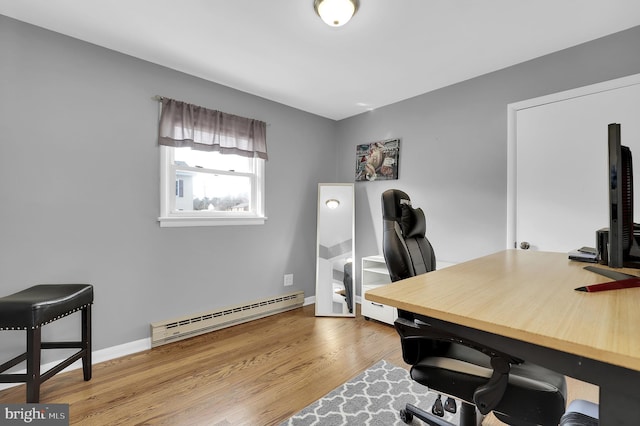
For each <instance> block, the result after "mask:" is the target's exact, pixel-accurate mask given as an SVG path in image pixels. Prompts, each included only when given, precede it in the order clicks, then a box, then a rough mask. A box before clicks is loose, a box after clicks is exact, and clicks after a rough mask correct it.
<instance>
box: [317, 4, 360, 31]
mask: <svg viewBox="0 0 640 426" xmlns="http://www.w3.org/2000/svg"><path fill="white" fill-rule="evenodd" d="M358 6H359V2H358V0H314V1H313V8H314V9H315V11H316V13H317V14H318V16H320V18H322V20H323V21H324V22H325V23H326V24H327V25H330V26H332V27H340V26H342V25H344V24H346V23H347V22H349V20H350V19H351V17H352V16H353V15H354V14H355V13H356V10H358Z"/></svg>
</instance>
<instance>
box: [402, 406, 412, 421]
mask: <svg viewBox="0 0 640 426" xmlns="http://www.w3.org/2000/svg"><path fill="white" fill-rule="evenodd" d="M400 420H402V421H403V422H404V423H405V424H409V423H411V420H413V414H412V413H410V412H409V411H407V410H405V409H404V408H403V409H401V410H400Z"/></svg>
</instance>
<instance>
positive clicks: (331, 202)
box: [325, 198, 340, 209]
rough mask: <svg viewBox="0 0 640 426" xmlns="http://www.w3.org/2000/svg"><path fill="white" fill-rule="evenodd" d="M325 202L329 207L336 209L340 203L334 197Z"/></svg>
mask: <svg viewBox="0 0 640 426" xmlns="http://www.w3.org/2000/svg"><path fill="white" fill-rule="evenodd" d="M325 204H326V205H327V207H329V208H330V209H337V208H338V206H339V205H340V201H338V200H336V199H335V198H332V199H330V200H327V201H326V203H325Z"/></svg>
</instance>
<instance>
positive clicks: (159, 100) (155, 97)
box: [151, 95, 271, 127]
mask: <svg viewBox="0 0 640 426" xmlns="http://www.w3.org/2000/svg"><path fill="white" fill-rule="evenodd" d="M164 98H165V96H160V95H155V96H154V97H152V98H151V99H153V100H154V101H158V102H162V100H163V99H164ZM167 99H171V98H167ZM180 102H184V101H180ZM185 103H188V102H185ZM202 108H206V107H202ZM209 109H211V108H209ZM254 120H257V119H254ZM259 121H263V120H259ZM265 124H266V125H267V127H269V126H271V123H268V122H265Z"/></svg>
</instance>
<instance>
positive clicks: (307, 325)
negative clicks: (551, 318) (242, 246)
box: [0, 305, 597, 426]
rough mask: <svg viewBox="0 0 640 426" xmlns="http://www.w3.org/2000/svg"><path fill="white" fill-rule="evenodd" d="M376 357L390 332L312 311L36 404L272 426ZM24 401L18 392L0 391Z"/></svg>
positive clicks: (74, 376)
mask: <svg viewBox="0 0 640 426" xmlns="http://www.w3.org/2000/svg"><path fill="white" fill-rule="evenodd" d="M382 359H384V360H387V361H389V362H391V363H393V364H395V365H398V366H401V367H405V368H406V367H407V366H406V364H405V363H404V362H403V360H402V353H401V350H400V345H399V339H398V336H397V334H396V332H395V330H394V329H393V327H391V326H388V325H385V324H381V323H377V322H375V321H365V320H364V318H363V317H362V316H360V315H358V316H357V317H356V318H355V319H352V318H325V317H318V318H317V317H315V316H314V306H313V305H309V306H306V307H304V308H301V309H296V310H293V311H289V312H285V313H282V314H278V315H274V316H271V317H268V318H263V319H259V320H256V321H252V322H250V323H246V324H241V325H238V326H235V327H231V328H227V329H224V330H219V331H215V332H212V333H209V334H206V335H202V336H198V337H194V338H191V339H188V340H184V341H181V342H176V343H173V344H170V345H165V346H161V347H158V348H155V349H152V350H148V351H144V352H140V353H137V354H133V355H130V356H126V357H123V358H119V359H115V360H112V361H108V362H104V363H101V364H97V365H94V367H93V378H92V380H91V381H89V382H85V381H83V379H82V372H81V370H76V371H72V372H68V373H64V374H58V375H56V376H55V377H53V378H52V379H50V380H48V381H47V382H45V383H44V384H43V386H42V390H41V398H40V400H41V402H43V403H68V404H70V417H71V419H70V424H72V425H91V426H93V425H146V424H149V425H151V424H153V425H207V426H209V425H218V426H223V425H274V424H279V423H280V422H281V421H283V420H285V419H287V418H288V417H290V416H291V415H293V414H294V413H296V412H298V411H299V410H300V409H302V408H304V407H305V406H307V405H308V404H310V403H312V402H313V401H315V400H317V399H318V398H320V397H322V396H323V395H325V394H326V393H328V392H329V391H331V390H332V389H334V388H335V387H337V386H339V385H340V384H342V383H344V382H345V381H347V380H349V379H350V378H351V377H353V376H355V375H357V374H358V373H360V372H361V371H363V370H365V369H366V368H368V367H370V366H371V365H373V364H375V363H376V362H378V361H380V360H382ZM577 388H578V389H582V388H581V387H580V386H578V387H577ZM583 391H584V389H583ZM584 392H586V395H587V397H586V398H587V399H592V400H593V395H592V394H591V393H592V392H593V389H589V388H587V390H586V391H584ZM584 392H583V393H584ZM589 392H591V393H589ZM595 395H596V397H597V393H596V394H595ZM581 396H582V397H585V396H584V395H581ZM574 397H575V395H574ZM24 400H25V388H24V386H18V387H14V388H11V389H7V390H4V391H0V403H2V404H6V403H23V402H24ZM596 400H597V399H596ZM500 424H501V423H500V422H499V421H498V420H496V419H495V418H493V417H492V416H489V417H487V418H486V419H485V421H484V422H483V425H486V426H491V425H500Z"/></svg>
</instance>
